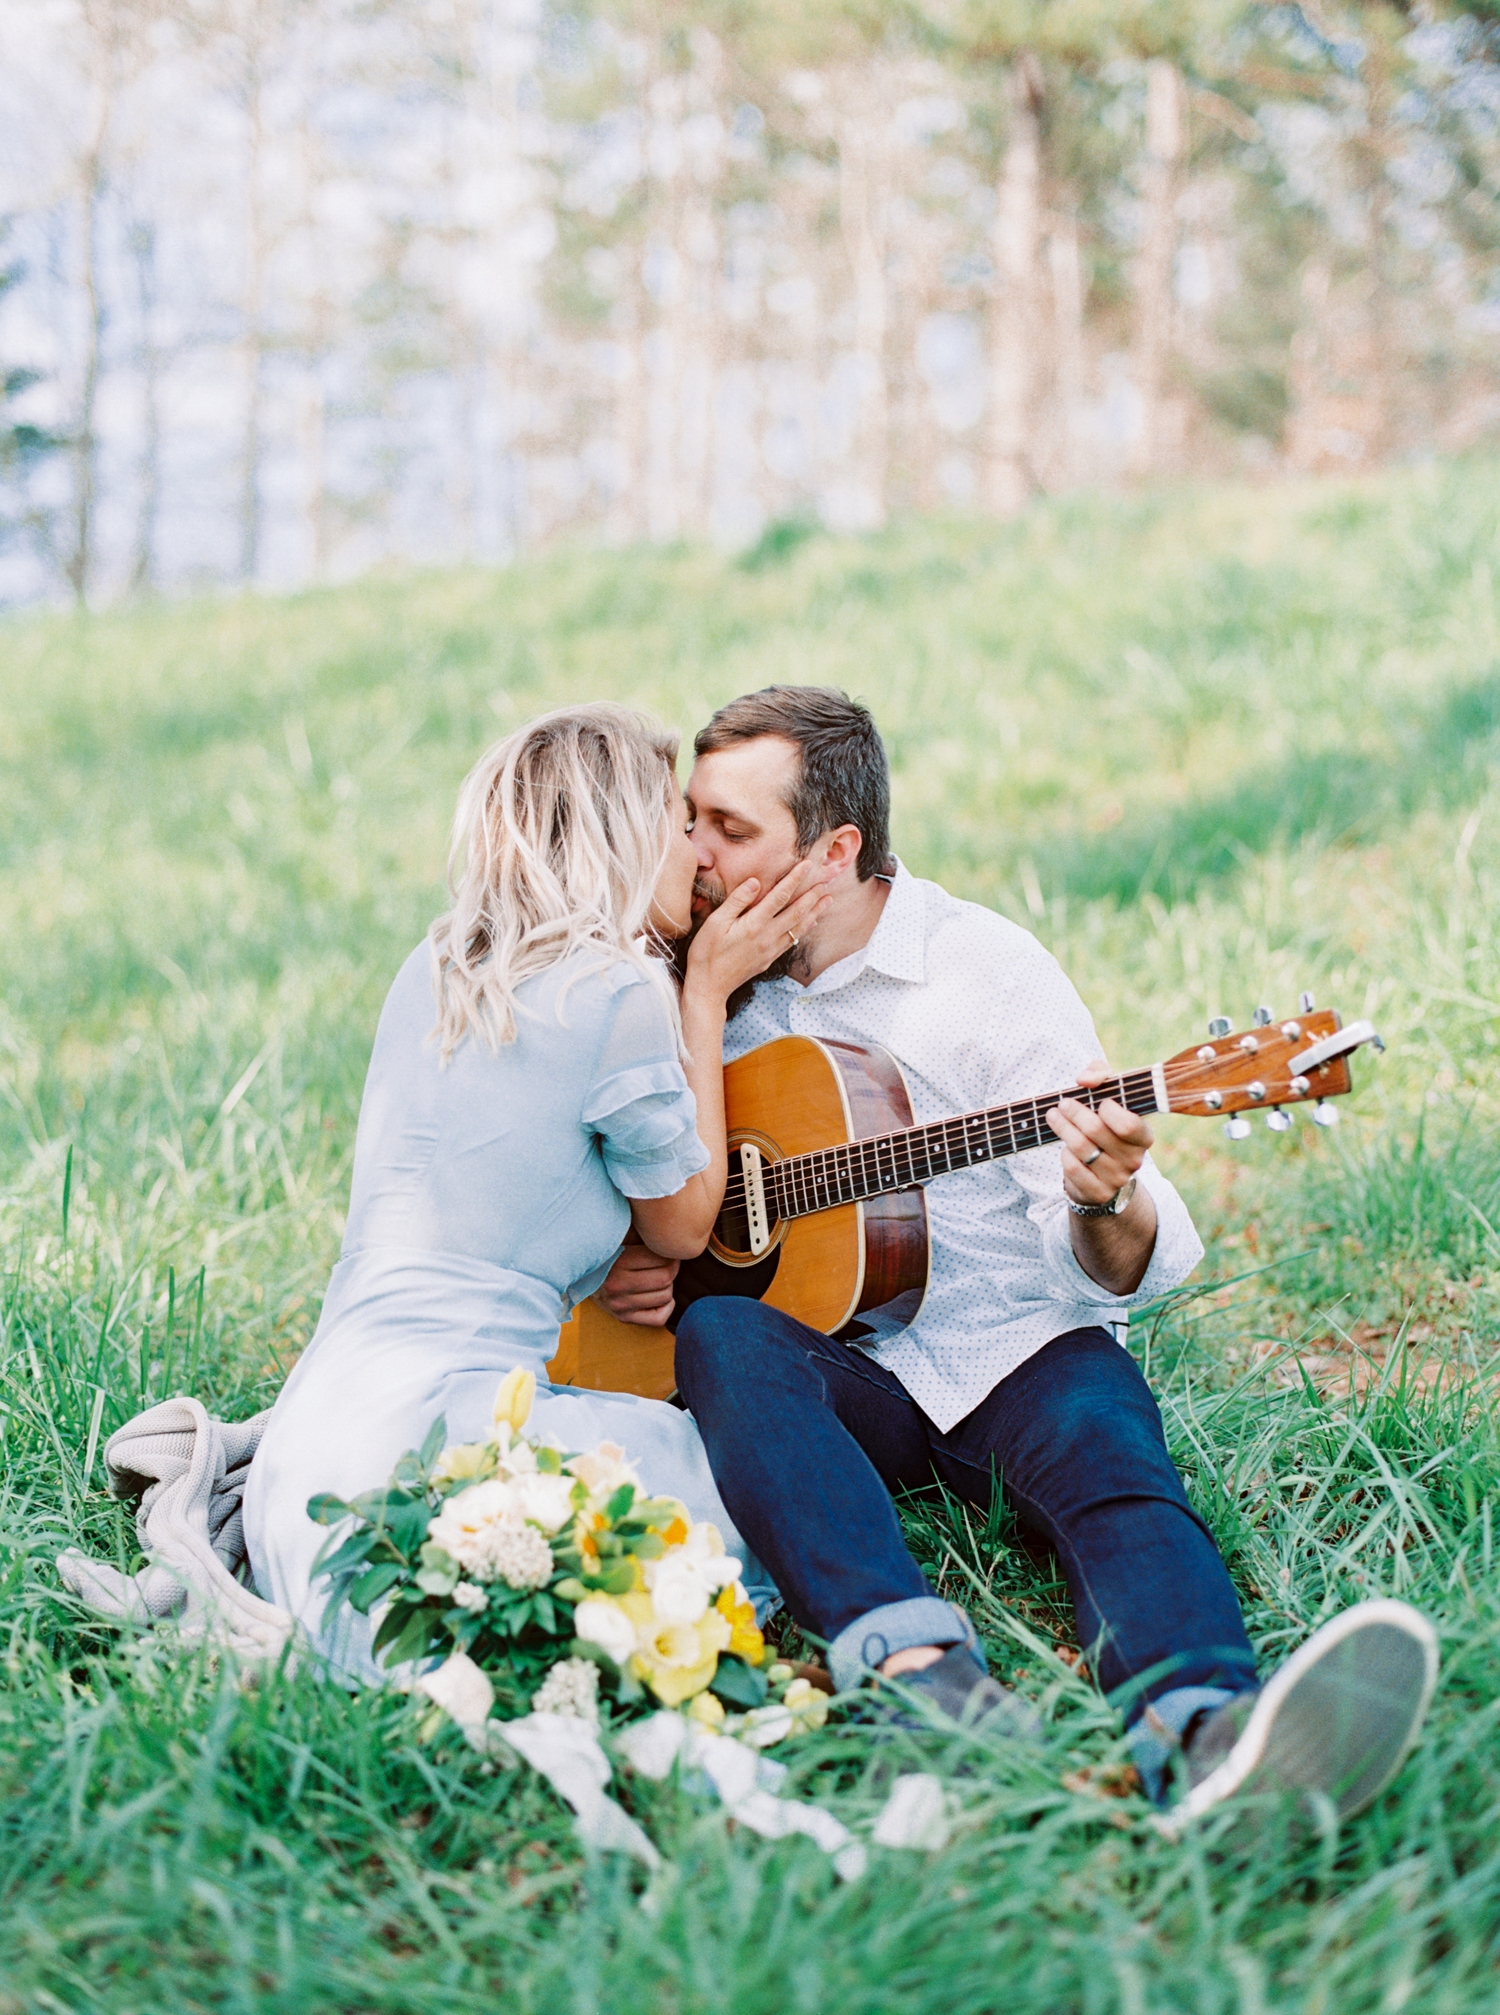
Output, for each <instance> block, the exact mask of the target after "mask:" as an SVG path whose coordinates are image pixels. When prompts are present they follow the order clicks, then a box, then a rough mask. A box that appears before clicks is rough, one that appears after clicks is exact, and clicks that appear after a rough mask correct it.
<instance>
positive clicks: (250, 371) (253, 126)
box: [239, 48, 267, 582]
mask: <svg viewBox="0 0 1500 2015" xmlns="http://www.w3.org/2000/svg"><path fill="white" fill-rule="evenodd" d="M245 114H246V120H247V137H248V150H247V159H246V162H245V302H244V320H245V334H244V345H245V362H244V370H245V417H244V431H243V433H242V435H241V439H240V503H239V518H240V576H241V578H242V579H243V580H246V581H252V582H253V581H254V579H255V577H256V575H257V574H258V573H259V571H260V536H261V504H260V461H261V435H262V409H263V406H264V401H265V383H264V378H265V329H264V317H265V285H266V250H267V248H266V221H265V206H264V202H263V200H262V194H261V186H260V180H261V156H262V153H263V151H264V146H265V128H264V124H263V107H262V79H261V51H260V49H259V48H252V49H251V50H250V51H249V54H248V59H247V64H246V76H245Z"/></svg>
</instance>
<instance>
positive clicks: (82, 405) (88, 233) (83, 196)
mask: <svg viewBox="0 0 1500 2015" xmlns="http://www.w3.org/2000/svg"><path fill="white" fill-rule="evenodd" d="M108 118H109V93H108V90H107V88H106V87H101V89H100V94H99V113H98V117H97V119H96V120H95V124H94V138H93V143H92V145H91V146H90V147H89V149H88V152H87V153H86V154H85V155H84V157H83V164H82V171H81V174H80V177H79V208H80V212H81V215H80V220H79V221H80V225H81V232H82V252H83V274H82V279H83V296H84V303H85V323H84V352H83V381H82V384H81V386H80V387H79V397H78V425H77V428H76V430H75V432H74V436H73V544H72V550H71V552H70V553H69V555H68V559H67V575H68V584H69V586H70V587H71V588H72V590H73V599H74V600H75V601H76V602H77V603H78V605H79V607H80V608H83V607H84V606H86V604H87V602H88V597H89V583H90V581H91V579H92V577H93V570H94V485H95V470H96V463H97V459H98V440H97V438H96V436H95V431H94V423H95V407H96V405H97V403H98V394H99V366H100V351H101V348H102V343H103V335H104V309H103V304H102V302H101V300H100V296H99V246H98V227H99V200H100V197H101V196H102V195H103V193H104V134H105V129H106V126H107V123H108Z"/></svg>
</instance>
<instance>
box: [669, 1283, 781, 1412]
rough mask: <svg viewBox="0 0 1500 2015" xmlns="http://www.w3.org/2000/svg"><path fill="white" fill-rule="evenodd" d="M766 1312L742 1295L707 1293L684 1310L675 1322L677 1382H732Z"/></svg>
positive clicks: (748, 1355)
mask: <svg viewBox="0 0 1500 2015" xmlns="http://www.w3.org/2000/svg"><path fill="white" fill-rule="evenodd" d="M765 1313H766V1311H764V1310H762V1308H761V1305H760V1303H759V1302H758V1301H752V1300H750V1299H749V1298H748V1297H747V1296H745V1295H737V1294H709V1295H704V1296H703V1297H702V1298H701V1299H700V1300H698V1301H695V1302H692V1303H690V1304H689V1306H688V1307H687V1308H685V1309H684V1310H683V1312H682V1314H681V1316H680V1317H679V1318H678V1322H677V1358H676V1363H677V1383H678V1385H679V1386H681V1388H682V1390H683V1392H684V1394H687V1393H688V1392H689V1389H690V1387H691V1386H693V1385H694V1384H697V1385H699V1386H700V1387H701V1386H702V1385H703V1384H704V1383H707V1382H712V1383H713V1384H715V1385H719V1384H722V1383H724V1382H725V1381H726V1380H729V1381H733V1379H734V1377H735V1374H736V1373H737V1372H739V1373H743V1371H744V1369H745V1367H746V1365H747V1364H748V1362H749V1361H750V1358H751V1355H752V1352H753V1344H754V1341H755V1339H756V1335H757V1332H758V1331H759V1330H761V1329H762V1328H763V1327H764V1323H763V1321H762V1317H763V1315H764V1314H765Z"/></svg>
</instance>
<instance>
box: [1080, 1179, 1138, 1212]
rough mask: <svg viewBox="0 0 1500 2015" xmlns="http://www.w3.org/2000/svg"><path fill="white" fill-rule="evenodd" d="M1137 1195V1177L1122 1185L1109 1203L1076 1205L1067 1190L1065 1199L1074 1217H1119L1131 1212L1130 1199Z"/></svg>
mask: <svg viewBox="0 0 1500 2015" xmlns="http://www.w3.org/2000/svg"><path fill="white" fill-rule="evenodd" d="M1134 1195H1135V1177H1134V1176H1132V1177H1131V1178H1130V1180H1129V1182H1126V1183H1122V1184H1121V1185H1120V1187H1119V1188H1118V1189H1117V1190H1116V1191H1115V1193H1114V1195H1113V1196H1112V1197H1111V1198H1110V1200H1109V1202H1108V1203H1074V1201H1073V1199H1072V1197H1070V1196H1069V1195H1068V1192H1067V1191H1066V1190H1064V1191H1063V1199H1064V1201H1065V1202H1066V1204H1067V1206H1068V1209H1069V1210H1070V1211H1072V1213H1073V1215H1074V1217H1118V1216H1119V1215H1120V1213H1121V1211H1123V1210H1129V1208H1130V1199H1131V1198H1132V1197H1133V1196H1134Z"/></svg>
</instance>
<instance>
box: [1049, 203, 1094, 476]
mask: <svg viewBox="0 0 1500 2015" xmlns="http://www.w3.org/2000/svg"><path fill="white" fill-rule="evenodd" d="M1069 193H1071V192H1069ZM1047 263H1048V266H1049V268H1050V270H1051V275H1052V346H1053V352H1054V357H1055V368H1056V381H1057V420H1058V424H1057V437H1058V439H1057V466H1058V475H1059V479H1060V480H1061V482H1062V483H1063V485H1064V486H1065V487H1067V486H1071V485H1072V484H1074V483H1078V482H1081V481H1083V480H1085V478H1086V475H1087V472H1086V471H1085V470H1084V468H1083V393H1084V363H1083V302H1084V287H1083V261H1082V259H1081V257H1080V256H1079V250H1078V219H1077V216H1076V215H1075V213H1074V211H1073V209H1072V207H1071V205H1070V207H1069V208H1068V209H1067V210H1066V211H1064V212H1062V213H1060V214H1059V215H1058V216H1056V217H1054V218H1053V220H1052V228H1051V231H1050V233H1049V234H1048V238H1047Z"/></svg>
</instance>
